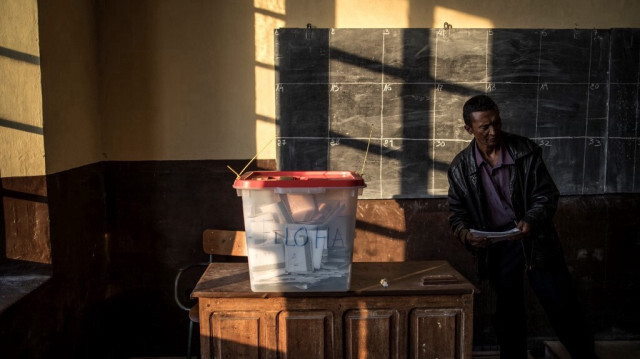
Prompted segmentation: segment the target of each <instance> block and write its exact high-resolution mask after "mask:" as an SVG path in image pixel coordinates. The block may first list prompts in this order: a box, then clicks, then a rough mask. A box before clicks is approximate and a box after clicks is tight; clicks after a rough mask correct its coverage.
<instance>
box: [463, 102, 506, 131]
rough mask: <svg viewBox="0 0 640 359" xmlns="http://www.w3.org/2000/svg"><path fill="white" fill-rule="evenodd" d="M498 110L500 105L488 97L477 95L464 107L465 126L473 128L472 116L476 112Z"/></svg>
mask: <svg viewBox="0 0 640 359" xmlns="http://www.w3.org/2000/svg"><path fill="white" fill-rule="evenodd" d="M490 110H496V111H498V112H499V110H498V105H496V103H495V102H493V100H492V99H491V97H489V96H487V95H476V96H473V97H472V98H470V99H468V100H467V102H465V103H464V106H463V107H462V118H463V119H464V124H465V125H467V126H471V114H472V113H473V112H476V111H490Z"/></svg>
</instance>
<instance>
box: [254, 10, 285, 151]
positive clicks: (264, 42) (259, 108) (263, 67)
mask: <svg viewBox="0 0 640 359" xmlns="http://www.w3.org/2000/svg"><path fill="white" fill-rule="evenodd" d="M285 4H286V1H285V0H254V7H255V9H256V10H255V60H256V66H255V79H256V85H255V87H256V88H255V96H256V105H255V106H256V108H255V111H256V134H255V138H256V149H257V151H260V150H262V149H263V148H265V146H267V147H266V149H265V150H264V151H262V152H261V153H260V154H259V156H258V158H261V159H273V158H276V148H275V141H273V139H274V137H275V135H276V127H275V88H274V84H275V69H274V47H273V43H274V38H273V31H274V29H277V28H279V27H284V26H285V24H286V22H285V21H284V20H283V19H282V18H283V16H284V15H285V13H286V11H285ZM269 142H271V143H269Z"/></svg>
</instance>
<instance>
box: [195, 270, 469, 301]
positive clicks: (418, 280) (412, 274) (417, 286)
mask: <svg viewBox="0 0 640 359" xmlns="http://www.w3.org/2000/svg"><path fill="white" fill-rule="evenodd" d="M383 278H384V279H386V282H387V283H388V286H387V287H383V286H382V284H381V280H382V279H383ZM474 291H475V287H474V286H473V285H472V284H471V283H470V282H469V281H468V280H467V279H466V278H464V277H463V276H462V275H461V274H460V273H458V271H456V270H455V269H454V268H453V267H452V266H451V265H450V264H449V263H448V262H446V261H420V262H418V261H416V262H354V263H353V264H352V266H351V289H350V290H349V291H346V292H286V293H274V292H252V291H251V285H250V283H249V267H248V264H247V263H212V264H210V265H209V267H208V268H207V270H206V271H205V273H204V274H203V275H202V277H201V278H200V280H199V281H198V284H197V285H196V287H195V289H194V290H193V292H192V294H191V295H192V296H193V297H197V298H234V297H238V298H273V297H327V296H329V297H347V296H363V295H367V296H380V295H409V294H411V295H419V294H431V295H433V294H466V293H474Z"/></svg>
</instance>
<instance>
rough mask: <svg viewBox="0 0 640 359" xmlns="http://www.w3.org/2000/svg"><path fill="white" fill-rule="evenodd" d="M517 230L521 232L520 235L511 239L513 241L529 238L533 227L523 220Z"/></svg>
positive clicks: (517, 225)
mask: <svg viewBox="0 0 640 359" xmlns="http://www.w3.org/2000/svg"><path fill="white" fill-rule="evenodd" d="M516 228H518V229H519V230H520V233H518V234H517V235H515V236H513V237H510V238H509V239H511V240H514V239H524V238H525V237H528V236H529V234H530V233H531V226H530V225H529V223H528V222H525V221H523V220H521V221H520V222H518V224H516Z"/></svg>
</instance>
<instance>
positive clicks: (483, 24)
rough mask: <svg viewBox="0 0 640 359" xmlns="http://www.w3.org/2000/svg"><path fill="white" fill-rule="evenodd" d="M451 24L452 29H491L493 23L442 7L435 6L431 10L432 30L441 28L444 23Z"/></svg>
mask: <svg viewBox="0 0 640 359" xmlns="http://www.w3.org/2000/svg"><path fill="white" fill-rule="evenodd" d="M445 22H446V23H448V24H451V25H452V26H453V27H454V28H493V27H494V25H493V21H491V19H487V18H485V17H481V16H476V15H473V14H469V13H466V12H462V11H459V10H456V9H451V8H447V7H444V6H436V7H435V8H434V9H433V25H432V27H433V28H441V27H443V26H444V23H445Z"/></svg>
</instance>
